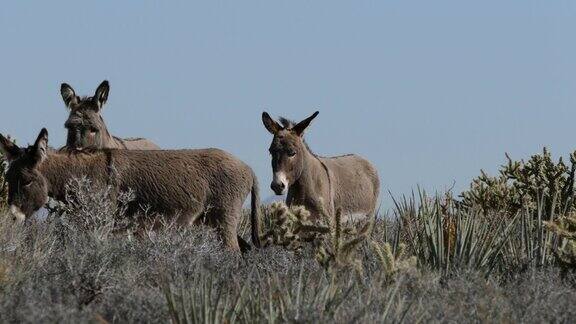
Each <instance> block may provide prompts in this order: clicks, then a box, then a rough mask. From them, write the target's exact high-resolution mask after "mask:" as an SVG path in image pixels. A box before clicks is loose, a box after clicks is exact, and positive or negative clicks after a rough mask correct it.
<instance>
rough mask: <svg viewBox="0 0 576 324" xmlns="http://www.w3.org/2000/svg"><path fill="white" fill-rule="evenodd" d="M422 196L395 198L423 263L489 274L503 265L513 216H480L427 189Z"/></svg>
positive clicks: (399, 215)
mask: <svg viewBox="0 0 576 324" xmlns="http://www.w3.org/2000/svg"><path fill="white" fill-rule="evenodd" d="M419 197H420V199H419V201H418V202H417V201H416V199H415V197H414V196H412V197H411V198H410V199H407V198H404V199H403V201H401V202H399V201H396V200H395V206H396V209H395V214H396V217H397V218H398V219H400V220H401V222H402V226H403V229H402V230H403V231H404V233H405V234H404V239H405V240H406V241H407V242H408V246H409V247H410V249H411V251H412V253H414V255H416V256H417V258H418V261H419V262H420V264H422V265H425V266H428V267H430V268H432V269H435V270H440V271H443V272H448V271H450V270H453V269H463V268H468V269H475V270H481V271H483V272H485V273H487V274H488V273H490V272H491V271H492V270H494V268H496V267H497V266H498V265H499V264H500V261H501V257H500V256H501V251H502V249H503V247H504V246H505V244H506V242H507V240H508V238H509V235H510V231H511V229H512V228H513V226H512V225H513V224H514V223H515V220H514V219H512V220H508V219H506V218H500V219H499V220H497V221H493V220H491V219H490V218H488V217H478V215H477V214H476V213H474V212H471V211H469V210H468V209H463V208H460V207H458V206H456V205H455V204H453V203H451V202H450V200H443V199H441V198H440V197H438V196H437V197H435V198H432V199H431V198H429V197H428V196H427V195H426V193H425V192H424V191H420V194H419Z"/></svg>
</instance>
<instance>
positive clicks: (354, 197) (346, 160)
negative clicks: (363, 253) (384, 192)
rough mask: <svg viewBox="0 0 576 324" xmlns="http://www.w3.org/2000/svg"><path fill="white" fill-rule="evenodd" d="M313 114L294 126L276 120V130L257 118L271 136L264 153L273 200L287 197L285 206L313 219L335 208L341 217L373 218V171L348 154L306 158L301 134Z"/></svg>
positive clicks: (375, 195) (376, 192) (267, 120)
mask: <svg viewBox="0 0 576 324" xmlns="http://www.w3.org/2000/svg"><path fill="white" fill-rule="evenodd" d="M317 115H318V112H315V113H314V114H313V115H312V116H310V117H308V118H306V119H304V120H303V121H301V122H299V123H297V124H294V123H293V122H291V121H289V120H287V119H285V118H281V119H280V122H281V123H282V125H280V124H279V123H277V122H276V121H274V120H273V119H272V118H271V117H270V115H268V113H266V112H263V113H262V122H263V123H264V126H265V127H266V129H267V130H268V131H269V132H270V133H271V134H272V135H274V139H273V140H272V144H271V145H270V149H269V151H270V155H271V156H272V171H273V175H274V178H273V180H272V184H271V188H272V190H274V192H275V193H276V194H277V195H282V194H285V193H287V196H286V204H288V205H302V206H304V207H306V209H308V210H309V211H310V213H311V214H312V216H313V217H320V216H321V215H322V214H329V215H334V212H335V210H337V209H341V210H342V213H343V215H344V216H347V217H358V216H360V217H362V216H367V215H371V214H373V213H374V212H375V209H376V203H377V200H378V195H379V192H380V180H379V178H378V173H377V171H376V169H375V168H374V166H372V164H371V163H370V162H368V161H367V160H365V159H363V158H361V157H359V156H357V155H354V154H349V155H343V156H336V157H320V156H318V155H316V154H314V153H312V151H311V150H310V148H309V147H308V145H307V144H306V142H305V141H304V130H305V129H306V128H307V127H308V126H309V125H310V122H311V121H312V119H314V118H315V117H316V116H317Z"/></svg>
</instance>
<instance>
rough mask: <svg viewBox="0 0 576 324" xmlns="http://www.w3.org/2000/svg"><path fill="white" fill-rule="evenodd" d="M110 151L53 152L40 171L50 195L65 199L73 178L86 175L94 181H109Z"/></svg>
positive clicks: (101, 182)
mask: <svg viewBox="0 0 576 324" xmlns="http://www.w3.org/2000/svg"><path fill="white" fill-rule="evenodd" d="M109 154H110V152H106V151H105V152H102V153H95V154H65V153H52V154H50V155H49V156H48V158H47V159H46V161H44V162H42V164H40V167H39V169H38V171H40V173H41V174H42V175H43V176H44V177H45V178H46V182H47V185H48V196H50V197H52V198H54V199H56V200H64V198H65V193H66V185H67V184H68V183H69V181H70V180H72V179H78V178H82V177H86V178H88V179H90V180H91V181H92V183H100V184H106V183H107V182H108V172H107V170H108V169H109V164H111V157H110V156H109Z"/></svg>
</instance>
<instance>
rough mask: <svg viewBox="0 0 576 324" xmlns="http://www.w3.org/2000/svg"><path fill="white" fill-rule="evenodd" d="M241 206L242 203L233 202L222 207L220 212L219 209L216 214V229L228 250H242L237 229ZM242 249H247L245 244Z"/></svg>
mask: <svg viewBox="0 0 576 324" xmlns="http://www.w3.org/2000/svg"><path fill="white" fill-rule="evenodd" d="M241 207H242V205H241V204H240V203H231V204H230V205H229V206H226V207H224V208H222V209H220V210H219V212H218V211H217V215H214V216H215V218H214V219H215V220H216V221H215V223H216V224H215V225H216V230H217V232H218V235H219V236H220V238H221V239H222V242H223V243H224V247H225V248H226V249H227V250H231V251H241V249H240V244H239V240H238V238H239V237H238V230H237V227H238V220H239V217H240V211H241V210H242V209H241ZM243 245H244V244H243ZM242 250H245V246H243V249H242Z"/></svg>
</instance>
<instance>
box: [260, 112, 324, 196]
mask: <svg viewBox="0 0 576 324" xmlns="http://www.w3.org/2000/svg"><path fill="white" fill-rule="evenodd" d="M316 116H318V111H317V112H315V113H314V114H312V116H310V117H308V118H306V119H304V120H303V121H301V122H299V123H297V124H294V123H292V122H290V121H289V120H287V119H285V118H281V119H280V122H281V123H282V124H279V123H278V122H276V121H275V120H274V119H272V118H271V117H270V115H268V113H266V112H263V113H262V122H263V123H264V126H265V127H266V129H267V130H268V131H269V132H270V133H271V134H272V135H274V139H273V140H272V144H271V145H270V148H269V151H270V155H271V156H272V171H273V175H274V177H273V180H272V184H271V185H270V187H271V188H272V190H274V192H275V193H276V194H277V195H282V194H285V193H286V191H287V190H288V186H289V185H290V184H292V183H294V182H296V181H297V180H298V179H299V178H300V175H302V171H303V168H304V159H305V152H306V151H307V148H306V143H304V138H303V136H304V130H305V129H306V128H307V127H308V125H310V122H311V121H312V119H314V118H315V117H316Z"/></svg>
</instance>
